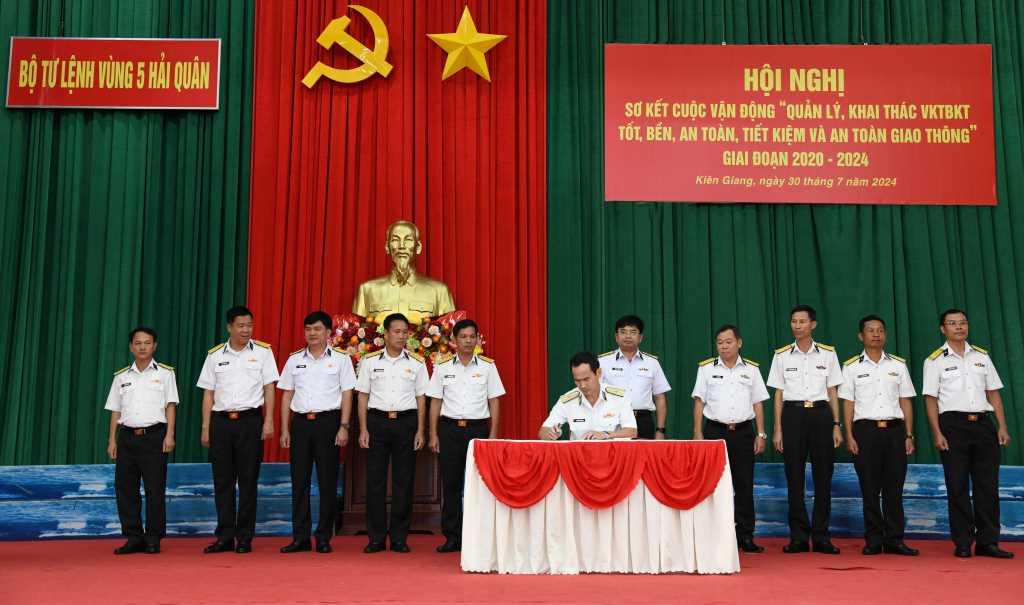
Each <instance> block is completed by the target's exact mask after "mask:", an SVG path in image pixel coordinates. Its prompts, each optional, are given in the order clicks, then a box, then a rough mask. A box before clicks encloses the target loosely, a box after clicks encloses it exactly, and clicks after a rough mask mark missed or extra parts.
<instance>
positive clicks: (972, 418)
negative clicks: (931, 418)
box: [939, 412, 992, 422]
mask: <svg viewBox="0 0 1024 605" xmlns="http://www.w3.org/2000/svg"><path fill="white" fill-rule="evenodd" d="M991 413H992V412H942V413H941V414H939V416H951V417H953V418H962V419H964V420H966V421H967V422H977V421H979V420H981V419H982V418H988V415H989V414H991Z"/></svg>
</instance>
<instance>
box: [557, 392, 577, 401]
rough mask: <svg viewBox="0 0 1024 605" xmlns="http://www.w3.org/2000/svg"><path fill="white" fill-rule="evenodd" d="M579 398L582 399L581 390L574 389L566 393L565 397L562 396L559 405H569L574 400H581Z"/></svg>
mask: <svg viewBox="0 0 1024 605" xmlns="http://www.w3.org/2000/svg"><path fill="white" fill-rule="evenodd" d="M579 398H580V392H579V390H578V389H573V390H571V391H569V392H568V393H566V394H565V395H562V396H561V397H559V398H558V403H569V402H570V401H573V400H575V399H579Z"/></svg>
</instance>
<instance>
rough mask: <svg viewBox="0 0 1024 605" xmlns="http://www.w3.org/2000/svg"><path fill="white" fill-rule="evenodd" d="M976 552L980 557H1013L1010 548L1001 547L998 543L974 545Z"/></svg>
mask: <svg viewBox="0 0 1024 605" xmlns="http://www.w3.org/2000/svg"><path fill="white" fill-rule="evenodd" d="M974 554H976V555H978V556H979V557H992V558H995V559H1012V558H1013V553H1012V552H1010V551H1008V550H1003V549H1001V548H999V545H998V544H986V545H985V546H981V545H980V544H979V545H977V546H975V547H974Z"/></svg>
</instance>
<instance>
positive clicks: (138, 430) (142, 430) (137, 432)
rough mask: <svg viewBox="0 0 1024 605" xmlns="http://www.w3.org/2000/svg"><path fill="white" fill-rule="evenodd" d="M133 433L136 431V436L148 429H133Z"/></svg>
mask: <svg viewBox="0 0 1024 605" xmlns="http://www.w3.org/2000/svg"><path fill="white" fill-rule="evenodd" d="M132 433H134V434H135V435H136V436H141V435H145V434H146V429H132Z"/></svg>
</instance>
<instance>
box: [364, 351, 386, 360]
mask: <svg viewBox="0 0 1024 605" xmlns="http://www.w3.org/2000/svg"><path fill="white" fill-rule="evenodd" d="M383 352H384V349H377V350H376V351H374V352H373V353H367V354H366V355H363V359H369V358H371V357H376V356H378V355H380V354H381V353H383Z"/></svg>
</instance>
